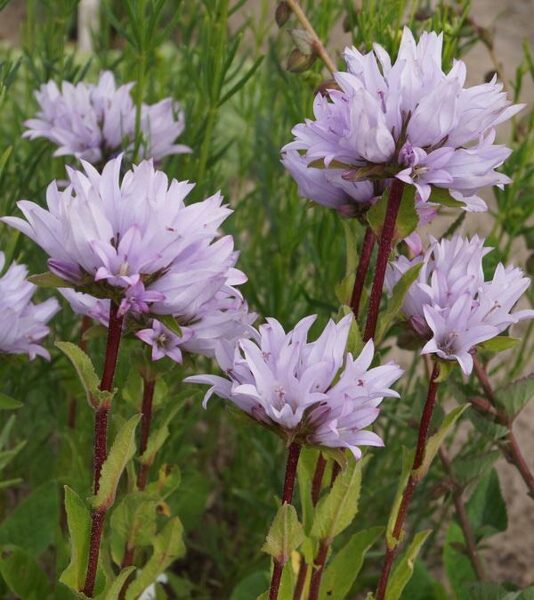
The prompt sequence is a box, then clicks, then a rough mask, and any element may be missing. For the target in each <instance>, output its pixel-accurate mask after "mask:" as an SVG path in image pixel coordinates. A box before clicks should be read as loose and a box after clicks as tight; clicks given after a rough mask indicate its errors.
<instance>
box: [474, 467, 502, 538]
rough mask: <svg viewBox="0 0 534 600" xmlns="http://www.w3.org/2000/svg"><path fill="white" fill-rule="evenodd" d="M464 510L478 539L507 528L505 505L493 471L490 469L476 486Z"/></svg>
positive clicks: (495, 473) (497, 479) (496, 476)
mask: <svg viewBox="0 0 534 600" xmlns="http://www.w3.org/2000/svg"><path fill="white" fill-rule="evenodd" d="M466 508H467V514H468V515H469V520H470V522H471V526H472V528H473V531H474V533H475V536H476V537H477V538H478V539H480V538H485V537H490V536H492V535H495V534H496V533H500V532H501V531H506V529H507V528H508V517H507V513H506V503H505V502H504V499H503V497H502V493H501V486H500V483H499V477H498V475H497V472H496V471H495V469H492V470H491V471H490V472H489V473H488V475H486V477H484V478H483V479H482V480H481V481H480V483H479V484H478V485H477V487H476V489H475V491H474V492H473V494H472V496H471V498H469V501H468V502H467V506H466Z"/></svg>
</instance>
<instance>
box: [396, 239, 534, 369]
mask: <svg viewBox="0 0 534 600" xmlns="http://www.w3.org/2000/svg"><path fill="white" fill-rule="evenodd" d="M490 251H491V249H490V248H486V247H484V241H483V240H481V239H480V238H479V237H477V236H474V237H473V238H471V239H470V240H469V239H464V238H462V237H460V236H455V237H453V239H452V240H447V239H443V240H441V241H439V242H438V241H437V240H433V241H432V244H431V246H430V248H429V249H428V250H427V252H426V253H425V254H424V256H418V257H416V258H414V259H412V260H408V259H407V258H406V257H403V256H401V257H399V258H397V260H396V261H395V262H392V263H390V265H389V267H388V273H387V275H386V287H387V288H388V289H389V291H390V292H391V290H392V289H393V287H394V285H395V284H396V283H397V281H399V279H400V278H401V277H402V275H403V274H404V273H406V271H407V270H408V269H409V268H411V267H413V266H414V265H415V264H418V263H422V267H421V271H420V273H419V276H418V279H417V281H416V282H415V283H414V284H413V285H412V286H411V288H410V290H409V291H408V293H407V295H406V297H405V299H404V304H403V307H402V312H403V313H404V315H405V317H406V318H407V319H408V320H409V322H410V324H411V325H412V327H413V329H414V330H415V331H416V332H417V333H418V334H420V335H421V336H422V337H423V338H425V339H427V340H428V341H427V343H426V345H425V346H424V348H423V350H422V352H423V353H424V354H429V353H433V354H436V355H437V356H439V357H440V358H442V359H445V360H456V361H458V363H459V364H460V366H461V368H462V370H463V371H464V373H466V374H469V373H471V371H472V369H473V357H472V352H473V350H474V349H475V347H476V346H477V344H480V343H482V342H485V341H487V340H490V339H492V338H494V337H496V336H497V335H499V334H500V333H502V332H503V331H505V330H506V329H508V327H509V326H510V325H512V324H513V323H517V322H519V321H521V320H523V319H532V318H534V311H533V310H518V311H515V312H513V308H514V306H515V304H516V303H517V301H518V300H519V298H520V297H521V296H522V295H523V293H524V292H525V291H526V289H527V288H528V286H529V285H530V280H529V279H528V277H525V276H524V274H523V272H522V271H521V269H518V268H516V267H504V266H503V265H502V264H499V265H498V266H497V268H496V270H495V273H494V275H493V277H492V279H491V280H489V281H486V280H485V278H484V271H483V268H482V259H483V257H484V256H485V255H486V254H487V253H488V252H490Z"/></svg>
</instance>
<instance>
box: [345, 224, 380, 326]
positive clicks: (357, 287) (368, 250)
mask: <svg viewBox="0 0 534 600" xmlns="http://www.w3.org/2000/svg"><path fill="white" fill-rule="evenodd" d="M375 241H376V238H375V234H374V233H373V230H372V229H371V227H370V226H367V229H366V230H365V236H364V238H363V243H362V249H361V251H360V258H359V261H358V268H357V269H356V276H355V279H354V287H353V288H352V297H351V299H350V307H351V308H352V312H353V313H354V318H355V319H357V318H358V313H359V312H360V302H361V299H362V292H363V288H364V287H365V278H366V277H367V271H368V270H369V263H370V262H371V255H372V254H373V248H374V245H375Z"/></svg>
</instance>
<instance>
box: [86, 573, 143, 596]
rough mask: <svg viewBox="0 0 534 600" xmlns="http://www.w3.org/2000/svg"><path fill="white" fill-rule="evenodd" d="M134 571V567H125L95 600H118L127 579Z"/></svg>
mask: <svg viewBox="0 0 534 600" xmlns="http://www.w3.org/2000/svg"><path fill="white" fill-rule="evenodd" d="M134 571H135V567H126V568H125V569H122V570H121V572H120V573H119V574H118V575H117V577H115V579H114V580H113V581H112V582H111V583H110V584H109V586H108V587H106V589H105V590H104V591H103V592H102V593H101V594H98V596H96V598H95V600H119V598H120V595H121V591H122V588H123V587H124V584H125V582H126V580H127V579H128V577H129V576H130V575H131V574H132V573H133V572H134Z"/></svg>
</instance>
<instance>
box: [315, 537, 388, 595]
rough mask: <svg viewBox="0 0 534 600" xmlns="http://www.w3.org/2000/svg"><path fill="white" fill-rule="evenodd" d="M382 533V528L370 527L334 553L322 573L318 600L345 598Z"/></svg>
mask: <svg viewBox="0 0 534 600" xmlns="http://www.w3.org/2000/svg"><path fill="white" fill-rule="evenodd" d="M383 531H384V528H383V527H371V528H370V529H365V530H364V531H360V532H358V533H355V534H354V535H353V536H352V537H351V538H350V540H349V541H348V542H347V544H345V546H343V548H341V550H339V551H338V552H336V554H335V556H334V558H333V559H332V560H331V561H330V562H329V564H328V567H327V568H326V570H325V572H324V575H323V580H322V583H321V594H320V600H344V598H347V596H348V593H349V592H350V590H351V588H352V585H353V584H354V582H355V581H356V578H357V577H358V574H359V572H360V569H361V568H362V565H363V561H364V559H365V555H366V554H367V551H368V550H369V548H370V547H371V546H372V545H373V544H374V543H375V542H376V540H377V539H378V538H379V537H380V536H381V535H382V533H383Z"/></svg>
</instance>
